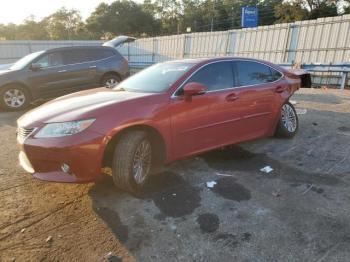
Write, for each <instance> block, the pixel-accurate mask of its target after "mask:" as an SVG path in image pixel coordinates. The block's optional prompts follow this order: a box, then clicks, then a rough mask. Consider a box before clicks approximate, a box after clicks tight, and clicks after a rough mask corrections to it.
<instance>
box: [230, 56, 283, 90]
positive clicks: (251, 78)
mask: <svg viewBox="0 0 350 262" xmlns="http://www.w3.org/2000/svg"><path fill="white" fill-rule="evenodd" d="M235 65H236V70H237V77H238V80H239V85H240V86H249V85H258V84H264V83H269V82H273V81H276V80H277V79H279V78H280V77H281V75H280V73H279V72H277V71H276V70H274V69H271V68H270V67H269V66H267V65H264V64H261V63H257V62H251V61H237V62H235Z"/></svg>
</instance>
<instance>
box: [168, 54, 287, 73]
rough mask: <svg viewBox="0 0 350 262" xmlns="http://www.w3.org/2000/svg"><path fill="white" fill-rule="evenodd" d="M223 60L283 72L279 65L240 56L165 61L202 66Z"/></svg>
mask: <svg viewBox="0 0 350 262" xmlns="http://www.w3.org/2000/svg"><path fill="white" fill-rule="evenodd" d="M225 60H245V61H253V62H258V63H262V64H265V65H268V66H270V67H272V68H275V69H278V70H280V71H283V68H282V67H281V66H279V65H276V64H274V63H271V62H269V61H266V60H261V59H256V58H249V57H240V56H218V57H202V58H187V59H179V60H171V61H167V62H166V63H192V64H194V65H199V66H200V65H204V64H208V63H211V62H216V61H225Z"/></svg>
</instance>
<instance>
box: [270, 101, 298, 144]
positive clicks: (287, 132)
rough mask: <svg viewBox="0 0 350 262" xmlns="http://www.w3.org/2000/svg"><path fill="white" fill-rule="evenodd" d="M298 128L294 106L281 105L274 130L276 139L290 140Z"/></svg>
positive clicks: (287, 103) (288, 103) (289, 104)
mask: <svg viewBox="0 0 350 262" xmlns="http://www.w3.org/2000/svg"><path fill="white" fill-rule="evenodd" d="M298 128H299V120H298V115H297V112H296V111H295V108H294V106H293V105H292V104H291V103H290V102H286V103H285V104H283V106H282V108H281V114H280V119H279V122H278V125H277V129H276V136H277V137H285V138H292V137H293V136H295V134H296V133H297V131H298Z"/></svg>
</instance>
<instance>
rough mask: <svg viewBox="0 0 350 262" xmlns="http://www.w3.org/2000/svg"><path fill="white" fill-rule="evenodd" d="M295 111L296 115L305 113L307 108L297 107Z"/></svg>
mask: <svg viewBox="0 0 350 262" xmlns="http://www.w3.org/2000/svg"><path fill="white" fill-rule="evenodd" d="M295 111H297V114H298V115H305V114H306V113H307V109H305V108H297V109H295Z"/></svg>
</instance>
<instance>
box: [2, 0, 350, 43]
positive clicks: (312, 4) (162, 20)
mask: <svg viewBox="0 0 350 262" xmlns="http://www.w3.org/2000/svg"><path fill="white" fill-rule="evenodd" d="M243 6H257V7H258V9H259V24H260V25H271V24H275V23H286V22H294V21H299V20H307V19H316V18H320V17H328V16H336V15H340V14H343V13H350V0H144V3H142V4H137V3H135V2H133V1H132V0H116V1H114V2H112V3H110V4H107V3H101V4H100V5H98V6H97V7H96V9H95V10H94V12H93V13H92V14H91V15H90V17H89V18H88V19H87V20H86V21H83V20H82V18H81V16H80V13H79V11H77V10H69V9H66V8H61V9H59V10H57V11H56V12H55V13H53V14H51V15H49V16H47V17H45V18H44V19H42V20H41V21H36V20H35V18H34V17H33V16H31V17H29V18H27V19H26V20H25V21H24V22H23V23H22V24H20V25H15V24H7V25H2V24H0V39H8V40H17V39H18V40H26V39H32V40H45V39H52V40H65V39H110V38H112V37H114V36H116V35H121V34H123V35H131V36H136V37H140V36H155V35H170V34H180V33H185V32H186V29H187V28H191V31H192V32H201V31H210V30H228V29H233V28H240V26H241V8H242V7H243Z"/></svg>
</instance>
